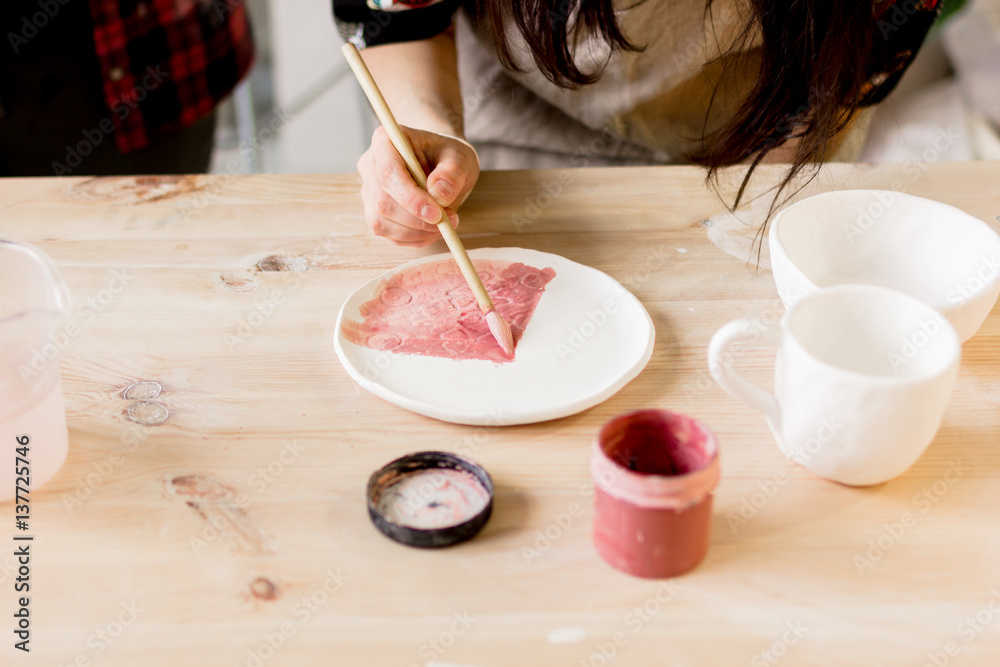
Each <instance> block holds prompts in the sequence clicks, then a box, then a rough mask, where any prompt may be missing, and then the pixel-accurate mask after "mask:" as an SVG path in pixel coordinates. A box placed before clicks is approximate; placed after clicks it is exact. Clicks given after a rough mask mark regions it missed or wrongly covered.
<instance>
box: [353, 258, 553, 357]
mask: <svg viewBox="0 0 1000 667" xmlns="http://www.w3.org/2000/svg"><path fill="white" fill-rule="evenodd" d="M473 265H474V266H475V267H476V272H477V273H479V277H480V278H481V279H482V281H483V285H484V286H485V287H486V291H487V292H488V293H489V295H490V298H491V299H493V305H494V306H495V307H496V310H497V312H498V313H499V314H500V315H501V316H502V317H503V318H504V319H506V320H507V322H508V323H509V324H510V328H511V332H512V333H513V334H514V345H515V350H516V346H517V343H518V341H520V340H521V336H523V335H524V330H525V328H526V327H527V326H528V321H529V320H530V319H531V316H532V314H533V313H534V312H535V307H536V306H537V305H538V301H539V300H540V299H541V298H542V294H543V293H544V292H545V286H546V285H548V284H549V282H551V281H552V279H553V278H555V276H556V272H555V270H554V269H552V268H544V269H537V268H535V267H533V266H528V265H527V264H522V263H520V262H506V261H499V260H473ZM360 315H361V317H362V318H363V319H362V321H361V322H353V321H350V320H345V321H344V323H343V325H342V327H341V330H342V331H343V334H344V337H345V338H347V340H349V341H351V342H352V343H354V344H356V345H363V346H365V347H369V348H372V349H375V350H381V351H384V352H392V353H395V354H419V355H424V356H429V357H443V358H446V359H479V360H483V361H493V362H497V363H503V362H507V361H512V360H513V357H508V356H507V355H506V354H505V353H504V351H503V350H502V349H501V348H500V345H499V344H497V342H496V339H494V338H493V334H491V333H490V329H489V327H488V326H487V324H486V318H484V317H483V314H482V312H480V310H479V305H478V304H477V303H476V299H475V297H474V296H473V295H472V290H471V289H469V286H468V285H467V284H466V282H465V279H464V278H463V277H462V273H461V271H460V270H459V268H458V265H457V264H455V262H454V261H452V260H442V261H440V262H428V263H426V264H419V265H417V266H413V267H410V268H409V269H406V270H405V271H401V272H399V273H397V274H396V275H394V276H392V277H391V278H389V279H388V280H386V281H385V282H383V283H382V284H381V285H379V287H378V289H377V290H376V291H375V296H374V298H373V299H371V300H370V301H367V302H366V303H364V304H362V305H361V308H360Z"/></svg>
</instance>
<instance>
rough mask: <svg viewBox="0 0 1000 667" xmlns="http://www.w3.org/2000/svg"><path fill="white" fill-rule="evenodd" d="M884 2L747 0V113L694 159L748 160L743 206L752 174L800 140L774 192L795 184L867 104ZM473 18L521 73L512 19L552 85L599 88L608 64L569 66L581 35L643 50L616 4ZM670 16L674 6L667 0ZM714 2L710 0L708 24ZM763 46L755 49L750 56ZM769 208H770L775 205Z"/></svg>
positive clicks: (515, 3)
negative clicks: (510, 31)
mask: <svg viewBox="0 0 1000 667" xmlns="http://www.w3.org/2000/svg"><path fill="white" fill-rule="evenodd" d="M877 1H878V0H853V1H851V2H836V1H834V2H831V1H830V0H748V6H749V8H750V9H751V12H750V14H749V16H748V18H747V21H746V23H745V25H743V27H742V32H741V38H740V39H738V40H737V43H735V44H734V45H733V46H732V49H731V51H730V54H729V55H732V56H735V57H734V58H733V59H732V62H733V63H734V64H737V65H740V66H747V65H749V66H750V68H749V69H747V70H746V71H749V72H753V71H755V70H756V72H757V76H756V79H755V81H754V82H753V84H752V86H751V87H750V92H749V94H748V95H747V97H746V99H745V100H744V101H743V103H742V106H740V107H739V109H738V110H737V111H736V112H735V114H733V115H732V116H731V117H730V118H729V119H728V121H727V122H725V123H724V124H723V125H722V126H721V127H720V128H714V129H713V130H712V131H711V132H706V133H705V134H704V136H703V138H702V141H701V147H700V149H698V150H696V151H695V152H693V153H692V154H691V155H689V156H688V157H689V159H690V160H691V161H692V162H694V163H696V164H700V165H703V166H705V167H707V168H708V175H709V178H710V179H711V178H714V177H715V176H716V175H717V173H718V170H719V169H720V168H722V167H726V166H730V165H736V164H741V163H748V164H749V168H748V170H747V173H746V175H745V178H744V180H743V183H742V185H741V187H740V189H739V192H738V194H737V196H736V201H735V202H734V204H733V205H734V207H735V206H736V205H738V204H739V201H740V199H741V198H742V196H743V193H744V190H745V189H746V186H747V183H748V182H749V180H750V176H751V175H752V173H753V171H754V169H755V168H756V167H757V165H758V164H760V162H761V160H762V159H763V158H764V156H766V155H767V154H768V152H770V151H771V150H773V149H774V148H777V147H778V146H781V145H782V144H783V143H785V142H786V141H787V140H789V139H792V138H795V139H798V141H799V143H798V145H797V147H796V150H795V153H794V156H793V158H792V161H791V166H790V169H789V170H788V172H787V174H786V176H785V178H784V180H783V181H782V183H781V185H780V187H779V189H778V193H777V194H776V195H775V202H776V201H777V197H778V195H779V194H780V193H781V192H782V191H783V190H784V188H785V187H786V186H787V185H788V183H789V182H790V181H791V180H792V178H793V177H794V176H795V175H796V174H798V173H800V172H801V171H802V170H803V169H805V168H807V167H808V166H809V165H810V164H812V163H818V162H820V161H821V160H822V158H823V156H824V154H826V153H827V151H828V150H829V149H830V148H831V146H832V145H833V143H834V139H835V137H836V135H837V133H838V132H839V131H840V130H842V129H843V128H844V127H845V126H846V125H847V123H848V122H849V121H850V118H851V117H852V115H853V113H854V112H855V111H857V109H858V108H859V106H860V105H861V103H862V101H863V99H862V98H863V91H864V90H865V82H866V81H867V79H868V77H869V75H870V74H871V72H870V63H871V55H872V48H873V34H874V32H875V14H874V4H875V2H877ZM476 2H477V7H476V12H477V14H478V15H480V16H481V17H482V18H484V19H485V21H486V25H487V26H488V28H489V29H490V30H491V32H492V33H493V36H494V38H495V41H496V44H497V49H498V53H499V56H500V60H501V62H502V63H503V64H504V65H505V66H506V67H508V68H511V69H517V64H516V63H515V62H514V59H513V57H512V54H511V49H510V45H509V44H508V41H507V36H506V34H505V29H504V25H505V23H506V22H507V20H511V21H512V22H513V24H514V25H515V26H517V28H518V30H519V31H520V32H521V34H522V35H523V37H524V39H525V41H526V43H527V45H528V46H529V47H530V49H531V54H532V56H533V58H534V62H535V65H536V66H537V67H538V68H539V69H540V70H541V72H542V73H543V74H544V75H545V76H546V77H547V78H548V79H549V80H551V81H552V82H553V83H555V84H557V85H559V86H563V87H576V86H579V85H581V84H587V83H591V82H593V81H595V80H596V79H597V78H598V77H599V76H600V74H601V70H602V69H603V67H601V68H598V69H597V70H595V71H589V72H585V71H581V70H580V69H579V68H578V67H577V66H576V64H575V63H574V61H573V57H572V52H573V46H574V43H575V42H576V40H578V39H579V38H580V37H581V36H582V35H583V34H593V35H597V36H599V37H601V38H602V39H604V40H605V41H606V42H607V43H608V44H609V45H610V46H611V48H612V50H615V49H618V50H631V51H640V50H642V45H639V44H633V43H632V42H630V41H629V39H628V37H627V36H626V35H625V34H623V33H622V31H621V29H620V28H619V26H618V23H617V20H616V18H615V7H616V3H615V0H476ZM664 5H665V6H664V10H663V11H664V12H669V11H670V8H669V3H667V2H665V3H664ZM711 10H712V0H706V7H705V15H706V19H708V18H710V17H711ZM754 43H760V44H761V46H760V48H758V49H751V48H750V46H751V45H752V44H754ZM772 207H773V206H772Z"/></svg>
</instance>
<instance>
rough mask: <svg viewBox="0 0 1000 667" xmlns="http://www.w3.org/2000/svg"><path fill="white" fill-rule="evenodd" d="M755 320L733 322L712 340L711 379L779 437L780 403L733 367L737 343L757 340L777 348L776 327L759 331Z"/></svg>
mask: <svg viewBox="0 0 1000 667" xmlns="http://www.w3.org/2000/svg"><path fill="white" fill-rule="evenodd" d="M757 327H758V325H757V323H756V322H753V321H752V320H734V321H732V322H728V323H726V324H724V325H723V326H722V328H721V329H719V330H718V331H716V332H715V335H714V336H712V341H711V342H710V343H709V344H708V370H709V371H710V372H711V373H712V377H713V378H715V381H716V382H718V383H719V386H721V387H722V388H723V389H725V390H726V391H727V392H729V394H730V395H731V396H732V397H733V398H737V399H739V400H741V401H743V402H744V403H746V404H747V405H749V406H750V407H751V408H753V409H754V410H756V411H758V412H760V413H762V414H763V415H764V417H766V418H767V421H768V423H769V424H770V426H771V429H772V430H774V431H775V432H776V433H777V432H778V431H779V430H780V428H781V420H780V418H779V411H778V401H777V399H775V398H774V396H773V395H772V394H769V393H767V392H766V391H764V390H763V389H761V388H760V387H757V386H756V385H753V384H750V383H749V382H747V381H746V380H744V379H743V377H742V376H741V375H740V374H739V373H737V372H736V371H735V370H734V369H733V367H732V359H731V358H730V355H729V351H730V348H731V347H732V346H733V344H734V343H747V342H753V341H754V340H755V339H758V338H759V340H760V341H762V342H764V343H769V344H771V345H775V346H776V345H777V344H778V341H779V340H780V333H779V330H778V329H777V327H773V326H772V327H768V328H766V329H764V331H762V332H761V331H760V329H759V328H757Z"/></svg>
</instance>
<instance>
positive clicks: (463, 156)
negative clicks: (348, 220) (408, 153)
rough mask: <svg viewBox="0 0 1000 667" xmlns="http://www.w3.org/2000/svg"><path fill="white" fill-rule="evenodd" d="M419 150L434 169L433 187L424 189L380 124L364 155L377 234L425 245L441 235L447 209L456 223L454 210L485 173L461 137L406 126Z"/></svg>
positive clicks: (369, 216)
mask: <svg viewBox="0 0 1000 667" xmlns="http://www.w3.org/2000/svg"><path fill="white" fill-rule="evenodd" d="M404 132H406V133H407V135H408V137H409V138H410V141H411V142H412V143H413V145H414V151H415V152H416V153H417V157H418V159H420V160H421V161H422V162H423V164H425V165H428V166H429V167H430V168H431V173H430V176H428V186H429V188H430V189H431V191H432V193H433V195H434V196H432V194H430V193H428V192H427V191H425V190H423V189H422V188H420V187H419V186H418V185H417V184H416V182H415V181H414V180H413V178H412V176H411V175H410V173H409V171H408V170H407V168H406V164H405V162H403V159H402V158H401V157H400V155H399V153H398V152H397V151H396V149H395V148H394V147H393V145H392V143H391V141H390V140H389V137H388V135H387V134H386V132H385V130H384V129H382V128H378V130H376V131H375V133H374V135H373V136H372V143H371V146H370V147H369V148H368V150H367V151H366V152H365V153H364V154H363V155H362V156H361V159H359V160H358V172H359V173H360V174H361V179H362V186H361V198H362V201H363V202H364V207H365V219H366V220H367V222H368V226H369V227H370V228H371V230H372V232H373V233H374V234H375V235H376V236H383V237H385V238H387V239H389V240H390V241H392V242H393V243H395V244H397V245H402V246H411V247H423V246H426V245H428V244H430V243H433V242H434V241H435V240H436V239H437V238H438V237H439V236H440V233H439V232H438V229H437V225H436V223H437V222H438V221H439V219H440V217H441V213H442V206H446V207H449V208H446V209H445V210H444V212H445V213H446V215H447V216H448V220H449V222H450V223H451V225H452V226H453V227H456V226H457V225H458V215H457V214H456V213H455V211H454V209H455V208H457V207H458V205H460V204H461V202H462V201H464V200H465V197H467V196H468V194H469V192H470V191H471V190H472V186H473V185H474V184H475V181H476V179H477V178H478V176H479V165H478V160H477V159H476V155H475V152H474V151H473V150H472V149H471V148H470V147H469V146H467V145H465V144H463V143H462V142H461V141H458V140H455V139H452V138H451V137H444V136H441V135H437V134H433V133H430V132H422V131H420V130H412V129H409V128H404Z"/></svg>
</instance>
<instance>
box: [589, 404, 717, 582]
mask: <svg viewBox="0 0 1000 667" xmlns="http://www.w3.org/2000/svg"><path fill="white" fill-rule="evenodd" d="M590 474H591V476H592V477H593V480H594V491H595V496H594V546H595V548H596V549H597V553H599V554H600V555H601V558H603V559H604V560H605V561H607V562H608V563H609V564H610V565H613V566H614V567H616V568H618V569H619V570H622V571H623V572H627V573H629V574H632V575H635V576H637V577H646V578H662V577H672V576H675V575H678V574H683V573H684V572H687V571H688V570H690V569H692V568H693V567H694V566H695V565H697V564H698V563H700V562H701V560H702V559H703V558H704V557H705V554H706V553H708V543H709V528H710V527H711V522H712V492H713V491H714V489H715V486H716V484H718V482H719V450H718V446H717V444H716V441H715V436H714V435H713V434H712V432H711V431H709V430H708V429H707V428H705V426H703V425H702V424H701V423H700V422H698V421H697V420H695V419H692V418H691V417H686V416H684V415H679V414H676V413H673V412H668V411H666V410H641V411H639V412H633V413H630V414H626V415H622V416H620V417H616V418H615V419H612V420H611V421H610V422H608V423H607V424H605V425H604V428H602V429H601V432H600V433H599V434H598V436H597V439H596V440H595V442H594V446H593V450H592V453H591V458H590Z"/></svg>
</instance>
